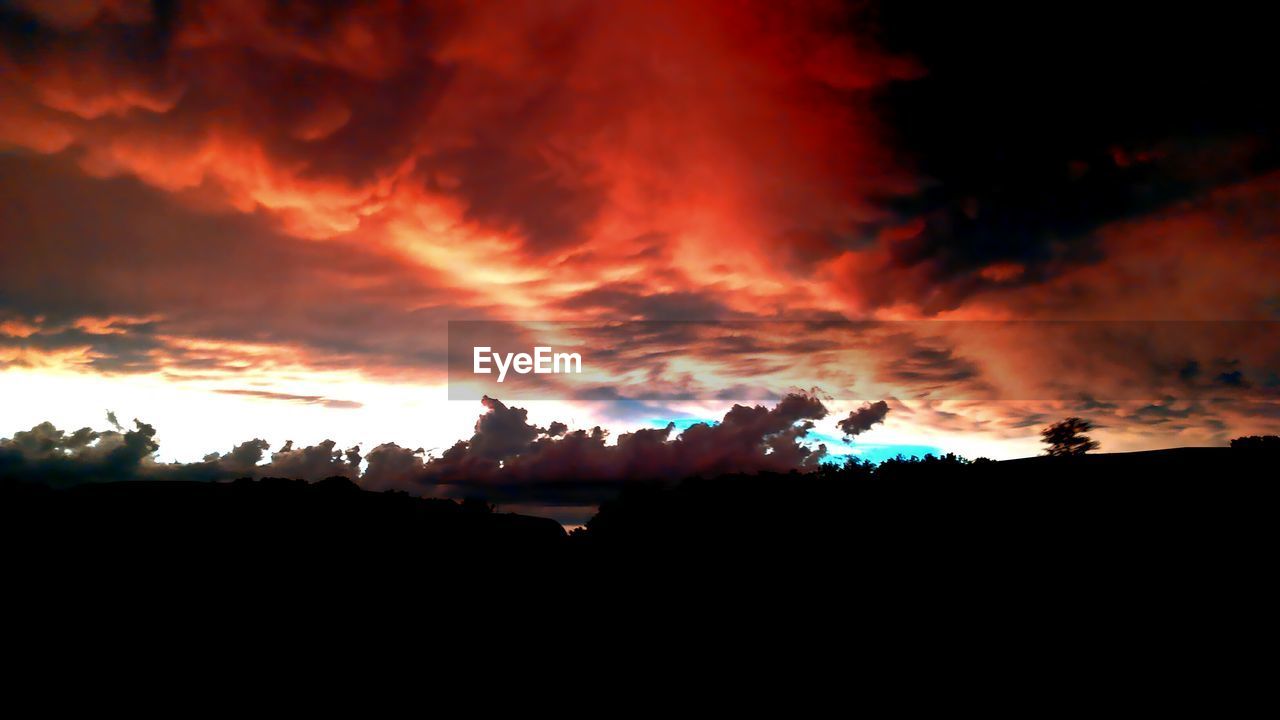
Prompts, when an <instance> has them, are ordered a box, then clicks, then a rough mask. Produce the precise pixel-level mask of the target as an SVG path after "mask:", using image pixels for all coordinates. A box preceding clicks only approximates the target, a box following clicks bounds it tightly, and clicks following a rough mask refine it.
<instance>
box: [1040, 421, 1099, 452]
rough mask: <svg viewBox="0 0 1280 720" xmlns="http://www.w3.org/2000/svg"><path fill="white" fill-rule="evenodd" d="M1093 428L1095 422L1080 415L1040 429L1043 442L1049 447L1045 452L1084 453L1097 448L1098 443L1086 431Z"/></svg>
mask: <svg viewBox="0 0 1280 720" xmlns="http://www.w3.org/2000/svg"><path fill="white" fill-rule="evenodd" d="M1092 429H1093V423H1091V422H1089V421H1088V420H1084V419H1082V418H1078V417H1069V418H1067V419H1065V420H1061V421H1059V422H1056V423H1054V424H1052V425H1050V426H1049V427H1047V428H1045V429H1044V430H1041V431H1040V437H1041V442H1044V443H1046V444H1047V445H1048V446H1049V448H1048V449H1047V450H1046V451H1045V454H1047V455H1052V456H1055V457H1060V456H1067V455H1083V454H1085V453H1087V452H1089V451H1090V450H1097V449H1098V443H1097V441H1095V440H1092V439H1090V438H1089V436H1088V435H1085V434H1084V433H1087V432H1089V431H1090V430H1092Z"/></svg>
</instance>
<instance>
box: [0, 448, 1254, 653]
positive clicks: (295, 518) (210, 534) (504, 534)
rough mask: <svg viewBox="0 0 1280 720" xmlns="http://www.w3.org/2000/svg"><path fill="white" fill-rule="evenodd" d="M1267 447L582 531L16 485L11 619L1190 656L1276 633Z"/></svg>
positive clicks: (146, 487)
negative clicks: (250, 622)
mask: <svg viewBox="0 0 1280 720" xmlns="http://www.w3.org/2000/svg"><path fill="white" fill-rule="evenodd" d="M1276 462H1277V457H1276V455H1275V454H1273V453H1266V452H1261V451H1244V450H1240V449H1227V448H1186V449H1178V450H1169V451H1159V452H1150V453H1132V454H1113V455H1096V456H1088V457H1083V458H1075V459H1051V458H1029V459H1025V460H1014V461H1007V462H999V463H993V462H976V463H965V462H962V461H958V460H955V459H941V460H938V459H932V460H925V461H919V462H892V461H891V462H888V463H885V464H883V465H881V466H879V467H878V468H869V467H865V466H855V467H848V468H843V469H829V470H826V471H823V472H821V473H818V474H813V475H766V476H755V477H724V478H716V479H701V480H689V481H685V482H683V483H679V484H637V485H633V486H628V487H626V488H625V489H623V491H622V492H621V494H620V496H619V497H618V498H617V499H616V500H614V501H611V502H608V503H606V504H605V505H603V506H602V507H601V509H600V511H599V513H598V514H597V515H596V516H595V517H594V518H593V519H592V520H591V522H590V523H589V525H588V527H587V528H586V529H585V530H584V531H579V532H576V533H574V534H572V535H568V534H566V533H565V532H564V531H563V530H562V529H561V528H560V526H559V525H558V524H556V523H555V522H553V521H550V520H546V519H542V518H535V517H527V516H520V515H512V514H504V513H497V512H493V511H491V510H490V508H489V507H488V506H486V505H484V504H483V503H454V502H451V501H445V500H424V499H416V498H411V497H409V496H407V495H404V494H396V493H369V492H364V491H362V490H359V489H358V488H356V487H355V486H353V485H351V484H350V483H349V482H347V481H345V480H330V481H325V482H322V483H317V484H310V485H309V484H306V483H302V482H295V481H288V480H263V481H257V482H253V481H238V482H235V483H227V484H216V485H215V484H186V483H123V484H96V485H94V484H91V485H84V486H80V487H76V488H73V489H68V490H57V491H54V490H49V489H47V488H44V487H40V486H36V485H30V484H18V483H12V482H10V483H5V484H4V486H3V503H2V508H3V509H2V510H0V512H2V513H3V544H4V556H5V571H4V572H5V578H4V579H5V581H6V582H5V587H6V588H7V599H8V601H10V602H11V603H13V602H17V603H18V604H20V605H21V607H22V608H23V609H21V610H13V609H10V610H9V612H10V613H11V615H10V618H11V620H12V619H13V618H25V617H27V613H30V612H33V610H34V609H39V610H41V611H45V610H48V609H49V608H56V613H55V614H56V616H57V617H59V618H62V619H63V620H65V619H67V618H100V617H113V618H114V617H124V616H128V617H137V616H138V614H139V613H141V615H142V616H144V617H153V616H154V615H155V614H156V613H168V614H169V617H171V618H173V620H172V621H174V622H180V623H185V622H188V621H190V620H191V619H192V618H199V619H217V618H226V617H229V616H237V617H239V615H238V614H239V613H247V614H248V615H249V616H251V617H253V618H254V621H255V622H258V623H268V624H270V623H274V622H277V621H281V620H284V619H290V620H294V619H296V618H297V614H298V613H300V612H307V613H311V614H310V615H308V617H309V618H311V619H310V620H309V621H308V622H309V623H310V624H308V625H307V627H308V628H323V627H328V623H329V622H330V620H332V619H336V618H344V619H350V618H360V619H361V621H362V622H363V621H365V620H366V619H368V618H371V617H372V618H377V617H380V616H385V617H387V618H395V619H396V622H401V621H405V622H408V621H409V619H411V618H412V619H414V621H416V622H424V621H426V620H428V619H429V620H430V621H431V622H433V623H443V626H444V627H448V626H450V623H451V619H454V618H458V617H462V616H468V617H472V618H474V617H475V616H477V615H479V616H481V617H483V618H484V620H483V621H482V622H483V624H485V625H486V626H492V627H496V628H499V629H501V630H502V631H503V632H511V633H519V632H523V631H525V630H527V629H528V628H530V627H535V626H546V627H548V628H553V629H554V631H555V632H556V633H565V634H566V636H568V637H574V638H578V640H579V641H581V640H582V639H583V638H585V637H587V636H589V635H590V629H591V628H592V627H595V623H597V622H599V617H600V615H601V614H604V615H607V616H609V617H610V618H611V619H612V620H614V621H617V620H619V619H623V620H625V621H626V622H627V623H628V624H644V623H646V622H656V621H655V620H654V618H655V617H660V618H664V620H663V621H662V624H669V621H672V620H678V621H680V622H682V623H684V624H685V625H691V626H694V627H703V628H707V627H712V626H717V627H720V628H721V630H722V631H724V632H726V633H727V636H729V637H732V638H735V639H736V640H737V641H742V642H754V641H755V639H756V638H758V637H759V636H758V633H763V632H765V628H766V627H768V628H772V630H770V632H773V633H777V632H782V633H783V634H784V635H785V637H787V638H800V637H803V638H809V639H817V640H820V641H822V642H825V643H833V644H834V645H835V646H838V647H844V648H845V649H846V651H851V649H852V648H856V647H859V643H861V642H863V641H865V640H866V637H867V633H873V634H877V635H879V636H881V637H889V638H891V640H892V645H893V647H895V648H897V650H896V652H903V653H910V652H914V651H912V650H911V648H913V647H915V645H914V644H913V643H917V642H923V641H925V640H928V641H930V642H934V641H939V640H942V639H945V638H947V637H951V636H952V634H955V633H961V634H962V635H963V636H964V639H963V641H960V640H957V641H956V642H957V643H961V642H962V643H963V647H964V648H968V649H970V650H974V651H977V650H980V649H982V648H983V647H985V645H984V644H983V643H987V642H993V640H992V637H993V635H992V633H994V632H995V630H996V628H997V627H999V628H1000V632H1001V633H1002V634H1003V636H1004V637H1005V638H1006V639H1007V638H1009V637H1013V638H1015V642H1016V641H1017V640H1016V639H1017V638H1020V637H1022V636H1023V634H1025V636H1026V640H1027V642H1030V643H1033V644H1036V645H1037V646H1039V647H1041V648H1042V649H1043V647H1051V646H1052V647H1056V645H1055V643H1065V644H1067V645H1076V644H1080V643H1084V644H1089V643H1097V642H1104V641H1105V642H1108V643H1110V642H1113V641H1117V640H1125V641H1126V642H1127V641H1128V640H1133V641H1134V642H1138V641H1139V639H1140V641H1141V643H1142V647H1143V649H1144V652H1147V653H1150V652H1155V653H1157V654H1158V653H1160V652H1163V651H1164V650H1168V652H1171V653H1180V654H1178V655H1177V656H1178V657H1182V656H1183V655H1184V654H1186V653H1187V652H1190V651H1189V650H1188V648H1197V650H1196V652H1197V653H1200V652H1201V650H1200V648H1210V649H1207V650H1204V652H1221V651H1222V648H1221V647H1217V646H1214V645H1212V644H1213V643H1216V642H1218V641H1219V640H1221V639H1224V638H1225V639H1232V640H1233V641H1234V640H1237V639H1249V638H1254V639H1255V640H1256V641H1257V642H1262V639H1263V638H1264V637H1270V636H1271V635H1270V633H1272V632H1273V631H1274V622H1273V621H1271V620H1265V621H1264V620H1262V618H1269V617H1270V615H1271V614H1273V609H1274V607H1275V604H1274V603H1275V599H1276V597H1275V592H1274V590H1273V589H1272V588H1271V585H1272V580H1273V577H1272V576H1273V575H1274V574H1275V566H1276V562H1275V560H1276V554H1275V550H1274V548H1275V547H1276V522H1275V515H1276V509H1277V507H1276V503H1275V497H1276V493H1275V490H1274V487H1275V484H1276V478H1277V477H1278V476H1277V474H1276V472H1275V465H1276ZM11 607H12V606H11ZM104 607H111V608H114V609H113V610H112V611H111V612H106V611H104V610H103V608H104ZM122 608H123V610H122ZM480 608H484V610H483V611H482V610H480ZM122 612H124V613H125V615H121V614H120V613H122ZM326 612H328V613H332V617H330V618H329V619H325V617H324V613H326ZM553 618H554V619H553ZM63 620H59V621H57V622H58V623H60V622H63ZM473 621H474V620H473ZM45 622H46V623H47V622H48V621H47V620H46V621H45ZM95 622H96V621H95ZM55 624H56V623H55ZM456 624H457V625H459V626H460V627H467V626H466V624H465V623H461V622H459V623H456ZM30 627H33V628H46V627H48V625H41V624H30ZM431 627H436V625H431ZM778 628H784V629H783V630H779V629H778ZM455 629H456V628H455ZM41 632H43V630H41ZM307 632H308V633H310V632H312V630H310V629H309V630H307ZM984 638H986V639H984ZM1126 639H1128V640H1126ZM1206 643H1209V645H1206ZM952 644H953V645H954V647H955V648H960V647H962V646H961V645H956V644H955V643H952ZM1064 647H1065V645H1064ZM1113 660H1114V662H1116V663H1119V664H1120V665H1123V663H1122V662H1121V661H1120V660H1119V659H1117V658H1112V659H1109V660H1108V662H1112V661H1113ZM1093 662H1098V659H1097V658H1096V657H1095V659H1094V661H1093Z"/></svg>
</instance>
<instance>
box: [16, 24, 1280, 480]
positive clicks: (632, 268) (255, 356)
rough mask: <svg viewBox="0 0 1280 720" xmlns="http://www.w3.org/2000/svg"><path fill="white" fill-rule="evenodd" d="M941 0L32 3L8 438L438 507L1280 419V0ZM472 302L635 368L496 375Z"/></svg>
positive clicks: (603, 364) (1117, 443)
mask: <svg viewBox="0 0 1280 720" xmlns="http://www.w3.org/2000/svg"><path fill="white" fill-rule="evenodd" d="M938 5H939V4H937V3H916V2H907V1H902V2H892V3H875V2H865V3H864V2H859V3H847V2H824V1H818V2H793V3H773V2H763V1H758V2H755V1H750V0H734V1H723V2H722V1H719V0H708V1H705V2H672V1H665V0H646V1H644V2H641V1H639V0H610V2H591V1H588V0H544V1H530V2H508V1H501V2H492V3H471V2H434V1H433V2H409V1H407V0H406V1H398V0H397V1H386V2H381V1H375V2H355V3H337V2H334V3H274V2H261V1H254V0H220V1H218V2H204V3H185V2H156V3H151V2H135V1H132V0H97V1H95V0H65V1H52V2H44V1H40V2H37V1H36V0H17V1H12V0H9V1H6V2H3V3H0V107H3V108H4V110H3V112H0V219H2V220H3V222H2V223H0V438H8V440H5V441H3V443H0V445H3V444H4V443H7V444H8V447H9V448H10V450H12V451H14V452H18V451H17V450H13V449H14V448H19V447H22V448H26V449H24V450H21V453H20V454H21V456H22V457H25V458H27V459H31V458H37V459H42V461H43V460H49V459H50V458H51V457H54V456H55V455H58V454H59V453H60V454H61V455H66V456H75V457H80V456H81V455H83V456H84V458H83V459H84V460H86V461H89V460H93V458H94V457H98V456H99V455H100V456H102V457H105V456H106V454H109V453H110V452H115V451H116V450H119V449H120V448H132V447H135V446H136V448H138V450H137V452H134V453H132V454H130V453H125V454H124V455H123V456H122V455H119V453H117V455H116V456H113V457H124V456H128V457H130V458H133V460H131V462H134V465H130V467H131V468H133V469H134V470H137V469H138V468H143V469H144V470H145V471H146V472H159V470H155V469H154V468H151V465H152V464H154V463H161V464H166V465H167V464H168V463H172V462H174V461H180V462H182V463H187V464H190V465H191V466H192V467H196V468H197V469H198V470H200V472H201V473H203V475H200V476H201V477H213V476H217V475H218V474H219V473H223V474H225V473H234V472H241V473H244V472H254V470H253V469H254V468H263V467H265V468H269V469H272V470H274V471H278V472H296V473H299V474H309V473H313V472H314V473H321V472H330V471H335V472H338V473H339V474H341V473H344V472H345V473H348V474H353V475H356V476H359V477H361V478H363V479H362V482H363V483H365V484H366V485H367V486H368V487H371V488H382V489H385V488H400V489H409V490H411V491H415V492H425V491H429V490H431V489H434V488H438V487H441V486H446V487H447V486H449V485H450V483H455V482H463V481H464V480H465V481H467V482H470V481H474V480H475V479H476V478H487V477H489V476H490V475H492V476H493V477H494V478H498V477H500V476H501V477H505V478H506V480H502V481H501V482H502V483H506V482H508V481H513V482H514V481H516V480H518V481H519V482H526V483H527V482H536V481H537V480H538V479H540V478H543V479H545V478H546V477H550V476H552V475H555V474H556V473H562V474H563V473H568V474H569V475H582V474H584V473H587V472H588V471H587V470H584V468H589V469H590V473H594V474H595V475H596V476H606V477H610V478H616V477H621V476H622V475H624V474H625V472H624V471H623V470H620V469H618V468H624V467H631V468H634V467H637V466H638V465H637V464H638V463H640V458H656V459H655V460H654V463H656V464H654V465H653V466H652V467H650V468H649V469H650V470H651V471H653V472H657V471H659V470H662V471H665V472H677V471H678V472H685V471H690V470H696V471H699V472H701V471H710V470H724V469H747V470H756V469H777V468H782V467H788V466H789V467H800V468H802V469H803V468H805V467H811V466H812V465H813V463H815V462H821V461H823V459H824V458H828V459H829V458H833V457H838V456H841V455H844V454H849V453H854V454H862V455H864V456H874V457H880V455H879V454H877V453H881V454H883V453H885V452H892V451H894V449H895V448H901V449H905V450H906V451H907V452H908V453H911V452H915V451H917V450H920V449H937V450H938V451H948V452H959V453H962V454H964V455H966V456H968V457H977V456H987V457H993V458H1005V457H1016V456H1023V455H1031V454H1035V453H1037V452H1039V442H1038V440H1039V436H1038V432H1039V429H1040V428H1041V427H1043V426H1044V425H1046V424H1048V423H1049V422H1052V421H1054V420H1057V419H1060V418H1062V417H1065V416H1068V415H1080V416H1082V417H1086V418H1087V419H1089V420H1091V421H1092V422H1093V423H1094V424H1095V425H1096V426H1097V429H1096V431H1095V433H1094V437H1095V439H1098V440H1100V441H1101V443H1102V449H1103V450H1104V451H1126V450H1139V449H1149V448H1157V447H1169V446H1177V445H1220V444H1225V443H1226V442H1227V441H1228V440H1229V439H1230V438H1232V437H1235V436H1238V435H1246V434H1262V433H1267V432H1276V431H1277V426H1280V405H1277V403H1276V395H1275V392H1276V390H1277V389H1280V377H1278V376H1277V374H1276V373H1277V370H1278V369H1280V362H1277V360H1278V359H1280V342H1277V334H1276V333H1275V331H1274V329H1273V327H1274V326H1273V325H1272V323H1274V322H1275V321H1276V320H1277V319H1280V317H1278V316H1280V285H1278V284H1277V283H1276V281H1275V279H1276V278H1277V277H1280V244H1278V239H1280V238H1278V235H1280V227H1278V223H1277V220H1278V217H1277V212H1276V208H1277V207H1280V202H1278V201H1280V163H1278V162H1277V161H1278V160H1280V156H1278V154H1277V128H1280V110H1278V109H1277V101H1276V95H1275V93H1274V92H1273V91H1271V90H1270V87H1271V85H1272V84H1273V78H1272V77H1271V73H1270V68H1271V66H1272V65H1273V64H1274V62H1273V60H1274V59H1273V58H1272V57H1271V54H1270V51H1269V47H1270V40H1271V38H1270V37H1269V35H1270V33H1269V31H1268V28H1269V25H1268V24H1267V23H1265V22H1263V21H1262V19H1261V18H1259V17H1256V14H1257V13H1258V12H1259V11H1257V10H1255V9H1251V7H1250V6H1249V5H1248V4H1243V3H1241V4H1238V5H1237V4H1235V3H1231V2H1224V3H1214V4H1213V5H1212V6H1211V7H1201V8H1185V9H1180V8H1178V7H1175V5H1173V4H1169V3H1160V4H1156V3H1126V4H1125V7H1124V8H1117V7H1115V6H1114V3H1111V4H1107V3H1091V2H1083V3H1080V2H1073V3H1048V4H1035V5H1034V7H1031V6H1026V5H1025V4H1023V5H1020V6H1013V7H1009V6H1006V5H1003V4H1001V5H992V4H984V3H947V4H945V5H946V6H947V7H938ZM451 321H455V322H456V321H501V322H511V323H521V324H522V325H517V326H515V327H521V328H525V329H528V328H530V327H531V326H530V325H529V323H569V324H576V325H575V327H582V328H587V329H589V330H590V333H589V334H588V336H587V340H585V341H584V342H587V343H588V344H587V345H586V346H585V347H587V348H589V350H588V352H587V353H586V359H587V364H588V365H590V366H591V367H592V368H593V369H594V370H595V371H596V373H595V374H593V375H592V377H591V378H589V379H588V380H576V381H574V382H576V383H577V384H572V383H570V382H569V381H568V380H565V382H564V383H561V384H557V383H559V380H560V379H556V380H557V383H553V384H552V385H551V386H549V387H544V388H542V389H541V390H540V394H535V395H530V396H528V398H527V399H525V398H521V397H518V395H511V396H508V397H503V396H502V395H499V394H496V393H486V395H489V396H491V397H492V398H495V399H494V400H488V399H486V400H484V401H483V402H482V401H481V400H480V399H479V397H467V398H463V399H450V397H451V393H450V389H451V388H450V385H449V373H448V367H447V362H446V360H447V356H448V355H449V352H450V348H449V346H448V342H447V339H448V330H447V329H448V323H449V322H451ZM864 321H872V322H873V324H872V325H862V324H860V323H863V322H864ZM636 323H641V324H639V325H637V324H636ZM643 323H650V324H656V325H644V324H643ZM685 323H688V324H689V325H688V326H685V325H684V324H685ZM1064 323H1065V324H1064ZM645 327H658V328H659V329H661V330H663V332H662V333H657V334H656V335H655V336H654V337H646V338H645V339H644V342H643V343H641V342H639V341H638V340H637V336H638V335H639V334H640V331H639V330H638V328H645ZM726 328H728V329H731V330H732V333H729V334H730V335H731V336H732V337H730V338H727V339H726V337H725V333H726V332H727V331H726ZM675 330H679V332H675ZM855 331H856V332H855ZM708 333H710V334H712V335H714V334H716V333H719V337H710V336H709V335H708ZM529 334H530V335H533V334H535V333H534V332H533V331H530V332H529ZM854 335H856V337H854ZM579 339H581V338H579ZM748 382H749V383H751V384H753V385H754V387H753V388H751V389H743V388H738V387H737V386H738V385H742V384H744V383H748ZM682 383H684V384H682ZM689 383H692V384H693V386H696V387H693V389H692V390H690V391H689V392H687V393H684V394H672V393H666V394H664V393H663V392H658V391H656V390H667V389H670V388H674V387H682V388H684V389H686V390H689V388H690V387H691V386H690V385H689ZM764 386H767V387H768V391H767V392H765V393H764V394H763V395H759V396H757V395H755V394H754V391H755V390H758V389H760V388H761V387H764ZM788 388H790V389H788ZM655 389H656V390H655ZM453 395H456V393H454V394H453ZM791 398H795V400H794V401H792V400H791ZM735 401H736V402H742V403H743V407H744V411H743V412H741V413H738V412H737V410H736V408H734V407H733V406H734V404H735ZM879 403H883V406H881V405H879ZM757 405H758V407H757ZM880 407H883V408H884V410H883V411H880V410H879V409H878V408H880ZM753 408H754V409H757V410H759V411H760V413H763V414H752V413H753V412H754V410H753ZM108 411H111V412H112V413H113V414H112V418H113V419H112V420H108V419H107V412H108ZM868 412H870V413H871V415H875V416H876V417H875V418H874V422H871V423H869V424H864V423H863V420H864V419H869V416H868V414H867V413H868ZM735 413H737V414H735ZM748 416H749V417H748ZM134 418H137V420H138V421H139V422H138V423H136V424H135V423H134V422H133V419H134ZM45 421H49V422H50V423H51V426H50V427H49V428H46V429H44V430H40V429H39V428H40V424H41V423H43V422H45ZM673 421H674V422H675V423H676V424H675V425H672V426H670V428H669V429H668V425H667V423H671V422H673ZM697 421H706V422H708V423H716V424H715V425H707V426H703V427H705V428H710V429H711V430H713V431H714V432H716V433H719V435H715V436H714V437H711V436H708V437H707V438H701V439H699V438H698V437H693V436H691V435H690V436H689V437H688V438H686V440H685V441H680V440H679V438H681V437H684V436H686V435H689V432H690V431H689V430H688V429H687V428H689V427H693V426H695V425H696V424H697ZM560 426H564V429H560ZM82 427H89V428H92V429H93V430H92V431H91V435H92V438H91V437H90V435H88V434H87V435H81V436H79V439H73V438H75V437H76V436H75V435H74V433H75V431H76V430H77V429H78V428H82ZM145 428H150V430H146V429H145ZM596 428H599V429H600V432H599V433H596V432H595V429H596ZM848 429H852V430H853V431H854V432H846V430H848ZM579 430H580V431H581V434H579V435H575V434H574V433H575V432H578V431H579ZM606 431H607V433H606ZM20 432H25V433H27V434H26V435H22V436H19V435H17V433H20ZM646 433H652V434H654V436H653V437H650V436H649V435H648V434H646ZM694 434H695V435H696V433H694ZM23 438H25V439H23ZM624 438H625V442H624ZM730 439H733V442H737V441H738V440H741V441H742V442H743V443H745V444H743V445H741V446H740V447H739V446H737V445H734V444H733V442H729V440H730ZM37 440H39V442H37ZM257 441H261V442H257ZM287 441H293V442H292V443H290V444H288V445H286V442H287ZM325 441H331V442H330V444H328V445H325V444H324V442H325ZM704 441H705V443H704ZM24 442H25V443H27V445H23V444H22V443H24ZM650 442H652V443H655V446H654V447H657V448H658V449H656V450H655V449H654V448H653V447H649V446H647V445H644V444H645V443H650ZM130 443H133V444H132V445H131V444H130ZM575 443H578V445H575ZM699 443H704V444H699ZM726 443H727V445H726ZM620 445H623V446H628V447H632V448H633V450H634V452H636V453H640V454H638V455H637V454H627V453H630V452H632V450H625V449H618V448H619V446H620ZM153 446H154V449H153ZM357 446H358V447H359V448H360V450H359V451H357V453H356V454H357V456H358V457H359V459H358V460H353V459H352V458H351V456H350V455H349V454H348V452H347V451H348V449H349V448H355V447H357ZM641 446H644V447H646V448H648V449H647V450H645V451H644V452H643V453H641V452H640V449H641ZM722 446H726V447H730V451H728V452H729V454H728V455H726V456H724V457H720V456H719V455H717V454H716V452H713V448H718V447H722ZM575 447H576V448H577V449H576V450H575V449H574V448H575ZM604 447H608V448H613V449H612V450H609V451H607V452H606V451H604V450H601V449H600V448H604ZM94 448H96V450H95V449H94ZM375 448H381V449H382V450H383V452H382V453H381V454H380V459H379V461H378V463H376V467H377V469H378V472H377V473H376V474H374V473H373V472H372V470H373V469H374V468H375V463H374V461H373V460H372V459H371V456H372V455H373V451H374V449H375ZM419 451H420V452H419ZM739 451H740V452H739ZM131 452H132V451H131ZM94 453H97V455H95V454H94ZM450 453H453V454H452V455H450ZM602 453H603V454H602ZM610 453H612V454H610ZM735 453H737V454H735ZM713 456H714V457H713ZM590 458H595V459H594V460H593V459H590ZM54 459H57V460H58V461H59V462H61V459H62V458H61V456H60V455H59V456H58V457H56V458H54ZM99 459H101V458H99ZM250 461H252V462H250ZM312 461H315V463H318V464H316V465H314V467H313V466H312V465H309V464H308V463H312ZM219 463H222V465H223V466H225V467H222V466H219V465H218V464H219ZM593 463H594V464H593ZM344 464H345V465H344ZM197 466H198V467H197ZM102 467H103V466H98V470H97V471H98V472H103V470H102ZM113 467H114V466H113ZM219 467H221V469H218V468H219ZM147 468H151V469H147ZM132 471H133V470H131V472H132ZM68 472H70V471H68ZM263 472H266V470H263ZM620 473H621V474H620ZM196 474H200V473H196ZM424 478H425V479H424ZM494 482H495V483H497V482H499V480H494Z"/></svg>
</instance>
